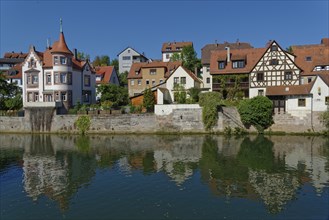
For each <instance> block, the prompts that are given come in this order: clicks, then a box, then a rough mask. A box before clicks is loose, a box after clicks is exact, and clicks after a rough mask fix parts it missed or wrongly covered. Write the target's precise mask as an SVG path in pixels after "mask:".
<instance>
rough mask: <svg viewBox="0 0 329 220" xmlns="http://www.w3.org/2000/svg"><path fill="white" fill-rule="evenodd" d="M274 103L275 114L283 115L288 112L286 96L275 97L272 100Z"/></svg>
mask: <svg viewBox="0 0 329 220" xmlns="http://www.w3.org/2000/svg"><path fill="white" fill-rule="evenodd" d="M270 99H271V100H272V102H273V112H274V113H275V114H277V113H278V114H280V113H281V114H283V113H285V112H286V99H285V97H284V96H273V97H271V98H270Z"/></svg>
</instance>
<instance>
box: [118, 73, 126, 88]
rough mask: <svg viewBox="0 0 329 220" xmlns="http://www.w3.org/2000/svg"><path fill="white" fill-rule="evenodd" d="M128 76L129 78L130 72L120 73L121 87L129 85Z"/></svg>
mask: <svg viewBox="0 0 329 220" xmlns="http://www.w3.org/2000/svg"><path fill="white" fill-rule="evenodd" d="M127 76H128V71H125V72H123V73H120V75H119V81H120V85H122V86H125V85H127V84H128V80H127Z"/></svg>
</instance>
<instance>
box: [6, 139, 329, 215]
mask: <svg viewBox="0 0 329 220" xmlns="http://www.w3.org/2000/svg"><path fill="white" fill-rule="evenodd" d="M0 142H1V143H2V145H1V146H0V150H1V154H2V155H9V156H7V157H6V158H5V159H2V160H1V162H3V161H5V162H4V163H3V164H1V167H0V169H6V167H7V166H8V164H10V163H11V162H12V161H13V160H16V161H17V162H19V163H20V164H22V167H23V183H24V189H25V192H26V193H27V195H28V196H29V197H31V198H32V199H33V200H34V201H37V200H38V199H39V198H40V197H41V196H47V197H48V198H50V199H52V200H54V201H56V202H57V203H58V204H59V206H60V208H61V209H62V210H66V209H68V208H69V204H70V200H71V198H72V197H73V196H74V195H75V194H76V193H77V191H78V190H79V188H81V187H83V186H86V185H87V184H90V183H91V181H92V179H93V177H94V176H95V174H96V171H97V169H112V168H115V169H118V171H119V172H120V175H131V174H133V173H134V171H142V172H143V174H144V175H153V174H154V173H157V172H164V173H165V174H166V175H167V176H168V177H169V178H170V179H171V180H172V182H173V183H175V184H176V185H177V186H179V187H180V186H182V185H184V184H185V183H186V182H187V181H189V179H191V178H194V177H195V176H194V175H195V173H196V172H197V171H199V173H200V177H201V181H202V182H203V183H205V184H206V185H208V186H209V188H210V190H211V192H212V193H213V194H214V195H216V196H218V197H223V198H224V199H225V200H226V201H227V202H230V200H231V199H233V198H235V197H238V198H245V199H251V200H261V201H262V202H263V203H264V204H265V206H266V208H267V209H268V211H269V212H270V213H279V212H281V211H282V210H283V209H285V207H286V204H287V203H288V202H289V201H291V200H293V199H294V198H296V195H297V193H298V190H300V188H301V186H302V185H304V184H305V183H310V184H312V185H313V187H314V188H315V190H316V192H317V193H318V195H321V194H322V193H323V192H324V187H326V186H328V183H329V169H328V167H329V147H328V146H329V145H328V140H325V139H324V138H321V137H311V138H307V137H300V136H299V137H294V136H272V137H263V136H247V137H243V138H235V137H231V138H228V137H224V136H211V135H207V136H205V135H200V136H197V135H192V136H178V135H175V136H174V135H165V136H156V135H153V136H151V135H148V136H143V135H139V136H138V135H127V136H121V135H116V136H58V135H26V136H15V135H6V136H4V135H1V136H0ZM13 146H15V147H13ZM9 149H16V150H15V151H13V152H14V153H12V154H8V153H7V152H9ZM4 152H6V154H3V153H4ZM20 155H21V156H20Z"/></svg>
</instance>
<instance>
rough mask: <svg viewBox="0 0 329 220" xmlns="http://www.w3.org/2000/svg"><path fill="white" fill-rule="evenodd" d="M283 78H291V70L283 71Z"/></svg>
mask: <svg viewBox="0 0 329 220" xmlns="http://www.w3.org/2000/svg"><path fill="white" fill-rule="evenodd" d="M284 79H285V80H292V72H291V71H289V72H285V73H284Z"/></svg>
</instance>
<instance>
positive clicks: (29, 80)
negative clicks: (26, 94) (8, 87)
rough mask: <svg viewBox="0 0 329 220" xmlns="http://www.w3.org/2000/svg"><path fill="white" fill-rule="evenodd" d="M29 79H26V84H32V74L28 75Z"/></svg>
mask: <svg viewBox="0 0 329 220" xmlns="http://www.w3.org/2000/svg"><path fill="white" fill-rule="evenodd" d="M26 78H27V80H26V84H31V78H32V77H31V76H30V75H28V76H27V77H26Z"/></svg>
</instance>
